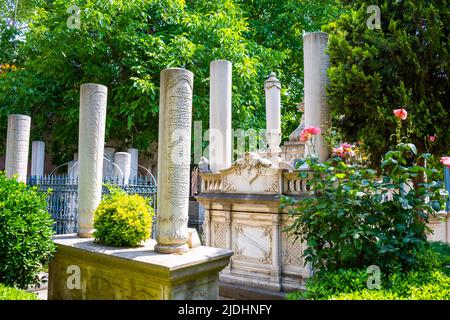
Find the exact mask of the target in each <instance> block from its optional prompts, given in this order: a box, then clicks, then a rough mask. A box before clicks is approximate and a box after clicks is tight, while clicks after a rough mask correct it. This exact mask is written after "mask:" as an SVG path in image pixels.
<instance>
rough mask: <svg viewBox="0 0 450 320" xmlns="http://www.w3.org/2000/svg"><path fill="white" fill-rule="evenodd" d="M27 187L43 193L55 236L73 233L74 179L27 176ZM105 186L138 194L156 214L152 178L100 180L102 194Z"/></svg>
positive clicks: (75, 209)
mask: <svg viewBox="0 0 450 320" xmlns="http://www.w3.org/2000/svg"><path fill="white" fill-rule="evenodd" d="M28 184H29V185H30V186H37V187H38V188H39V190H41V191H43V192H47V191H48V190H49V189H51V192H50V194H49V196H48V197H47V208H48V211H49V212H50V214H51V215H52V217H53V219H54V220H55V224H54V228H55V232H56V234H67V233H75V232H77V216H78V213H77V208H78V179H77V178H73V177H71V176H67V175H49V176H31V177H29V178H28ZM106 185H113V186H117V187H120V188H121V189H123V190H124V191H125V192H126V193H128V194H139V195H141V196H143V197H144V198H146V199H149V202H150V204H151V205H152V207H153V208H154V209H155V213H156V191H157V187H156V181H155V179H154V178H153V177H148V176H138V177H136V178H130V179H129V181H128V183H124V181H123V180H122V179H121V178H105V179H104V180H103V188H102V194H103V195H104V194H108V193H109V190H108V188H107V187H106ZM155 221H156V214H155V217H154V221H153V222H154V223H153V230H152V235H153V234H154V231H155V225H156V223H155Z"/></svg>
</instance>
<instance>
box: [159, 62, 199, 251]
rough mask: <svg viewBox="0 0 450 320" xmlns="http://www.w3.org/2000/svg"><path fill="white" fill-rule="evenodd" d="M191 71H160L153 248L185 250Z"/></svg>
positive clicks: (173, 69)
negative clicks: (155, 212) (156, 190)
mask: <svg viewBox="0 0 450 320" xmlns="http://www.w3.org/2000/svg"><path fill="white" fill-rule="evenodd" d="M193 78H194V75H193V74H192V72H190V71H188V70H185V69H180V68H171V69H165V70H163V71H161V82H160V84H161V88H160V98H159V99H160V100H159V135H158V201H157V203H158V210H157V212H158V215H157V229H156V241H157V245H156V246H155V251H156V252H160V253H176V252H185V251H187V250H188V245H187V244H186V242H187V240H188V231H187V224H188V209H189V184H190V177H189V175H190V159H191V126H192V124H191V122H192V90H193Z"/></svg>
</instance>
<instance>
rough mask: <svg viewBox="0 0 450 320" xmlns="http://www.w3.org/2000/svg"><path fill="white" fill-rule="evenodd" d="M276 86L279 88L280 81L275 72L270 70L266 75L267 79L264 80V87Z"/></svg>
mask: <svg viewBox="0 0 450 320" xmlns="http://www.w3.org/2000/svg"><path fill="white" fill-rule="evenodd" d="M273 86H275V87H277V88H278V89H281V82H280V80H278V79H277V77H276V75H275V72H271V73H270V74H269V76H268V77H267V80H266V81H265V82H264V88H266V89H269V88H271V87H273Z"/></svg>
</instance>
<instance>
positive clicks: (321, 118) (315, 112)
mask: <svg viewBox="0 0 450 320" xmlns="http://www.w3.org/2000/svg"><path fill="white" fill-rule="evenodd" d="M303 43H304V44H303V47H304V74H305V126H306V127H317V128H321V129H322V131H324V130H326V128H327V127H328V126H329V122H330V110H329V107H328V105H327V101H326V91H325V88H326V86H327V85H328V82H329V80H328V75H327V70H328V68H329V65H330V59H329V56H328V55H327V54H326V49H327V46H328V34H327V33H324V32H311V33H307V34H306V35H305V36H304V38H303ZM316 139H317V140H316V152H317V153H318V154H319V159H320V161H325V160H327V159H328V153H329V152H328V146H327V144H326V141H325V139H324V138H323V135H320V136H319V137H317V138H316ZM309 152H310V150H306V153H307V154H308V153H309Z"/></svg>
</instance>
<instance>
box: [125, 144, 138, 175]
mask: <svg viewBox="0 0 450 320" xmlns="http://www.w3.org/2000/svg"><path fill="white" fill-rule="evenodd" d="M127 152H128V153H129V154H130V155H131V168H130V179H131V181H133V180H135V179H136V178H137V176H138V165H139V150H138V149H136V148H129V149H128V150H127Z"/></svg>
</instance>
